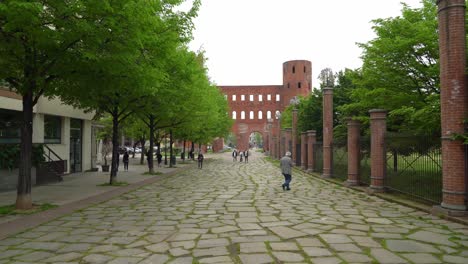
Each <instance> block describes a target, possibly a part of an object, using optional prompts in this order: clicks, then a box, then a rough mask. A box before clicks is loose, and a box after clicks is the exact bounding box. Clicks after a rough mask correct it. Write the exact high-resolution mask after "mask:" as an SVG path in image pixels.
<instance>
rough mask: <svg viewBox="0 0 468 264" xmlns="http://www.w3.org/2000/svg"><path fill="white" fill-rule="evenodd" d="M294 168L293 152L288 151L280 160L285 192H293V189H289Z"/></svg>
mask: <svg viewBox="0 0 468 264" xmlns="http://www.w3.org/2000/svg"><path fill="white" fill-rule="evenodd" d="M292 166H293V163H292V159H291V152H289V151H287V152H286V154H285V155H284V157H282V158H281V160H280V167H281V173H282V174H283V176H284V183H283V185H281V186H282V187H283V191H284V190H288V191H289V190H291V188H290V187H289V183H290V182H291V180H292V175H291V173H292Z"/></svg>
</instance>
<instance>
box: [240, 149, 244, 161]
mask: <svg viewBox="0 0 468 264" xmlns="http://www.w3.org/2000/svg"><path fill="white" fill-rule="evenodd" d="M239 156H240V159H239V161H240V162H242V161H244V151H239Z"/></svg>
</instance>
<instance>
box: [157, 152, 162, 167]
mask: <svg viewBox="0 0 468 264" xmlns="http://www.w3.org/2000/svg"><path fill="white" fill-rule="evenodd" d="M156 157H157V159H158V167H161V162H162V155H161V152H158V154H156Z"/></svg>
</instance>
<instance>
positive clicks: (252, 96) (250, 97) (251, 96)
mask: <svg viewBox="0 0 468 264" xmlns="http://www.w3.org/2000/svg"><path fill="white" fill-rule="evenodd" d="M253 100H254V95H253V94H251V95H250V96H249V101H250V102H253Z"/></svg>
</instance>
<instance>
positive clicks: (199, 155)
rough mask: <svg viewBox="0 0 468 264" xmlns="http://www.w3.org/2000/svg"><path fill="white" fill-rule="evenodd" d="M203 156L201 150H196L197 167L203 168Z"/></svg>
mask: <svg viewBox="0 0 468 264" xmlns="http://www.w3.org/2000/svg"><path fill="white" fill-rule="evenodd" d="M204 158H205V157H203V154H202V152H201V151H200V152H198V157H197V159H198V168H199V169H201V168H203V159H204Z"/></svg>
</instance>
